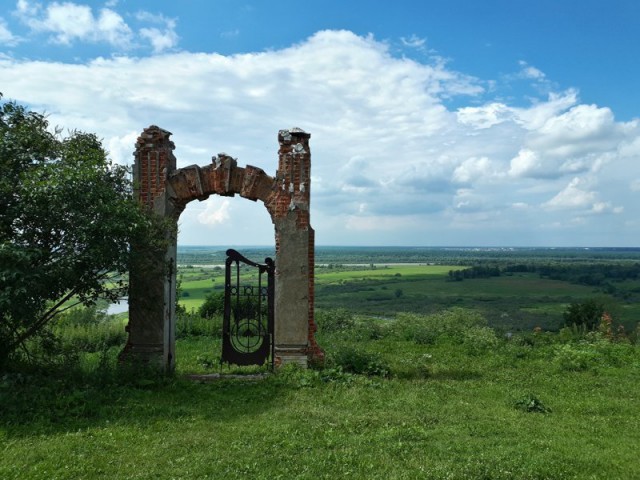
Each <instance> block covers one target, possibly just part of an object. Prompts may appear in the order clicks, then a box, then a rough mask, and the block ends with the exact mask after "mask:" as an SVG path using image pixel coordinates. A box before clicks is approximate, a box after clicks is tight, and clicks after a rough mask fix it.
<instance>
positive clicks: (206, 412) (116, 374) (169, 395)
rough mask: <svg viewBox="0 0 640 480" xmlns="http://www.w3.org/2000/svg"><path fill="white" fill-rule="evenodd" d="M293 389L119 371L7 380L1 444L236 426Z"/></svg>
mask: <svg viewBox="0 0 640 480" xmlns="http://www.w3.org/2000/svg"><path fill="white" fill-rule="evenodd" d="M286 391H287V386H286V385H283V384H281V383H278V382H271V381H269V380H268V378H265V379H255V378H252V379H243V378H225V377H224V376H223V378H220V379H219V380H217V381H215V382H212V383H206V384H203V383H198V382H194V381H192V380H189V379H186V378H184V377H178V376H174V377H166V376H160V375H157V374H153V373H152V372H149V371H144V370H135V371H134V370H122V369H120V368H118V367H117V366H115V364H110V365H101V366H99V367H96V368H94V369H91V370H89V371H87V370H86V369H85V370H83V369H81V368H79V367H78V366H76V367H73V366H71V367H69V366H68V367H66V368H64V367H57V368H49V369H38V370H34V369H32V370H30V371H22V372H20V373H18V372H14V373H0V412H1V414H0V434H1V435H0V436H4V437H5V438H9V437H23V436H31V435H34V434H39V435H52V434H58V433H64V432H75V431H78V430H82V429H86V428H91V427H100V426H102V425H106V424H110V425H114V424H116V425H117V424H123V425H124V424H126V425H127V426H131V425H135V426H140V427H141V428H142V427H144V426H145V425H148V424H152V423H155V422H162V421H175V420H176V419H183V420H184V421H189V419H194V420H195V419H203V418H204V419H211V420H216V419H219V420H225V421H226V420H230V419H234V418H236V417H249V418H250V417H251V416H253V415H260V414H261V413H263V412H265V411H267V410H269V409H270V408H271V407H272V406H273V405H274V403H275V402H277V401H278V399H279V398H281V397H282V395H286Z"/></svg>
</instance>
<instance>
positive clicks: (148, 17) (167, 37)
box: [136, 11, 179, 53]
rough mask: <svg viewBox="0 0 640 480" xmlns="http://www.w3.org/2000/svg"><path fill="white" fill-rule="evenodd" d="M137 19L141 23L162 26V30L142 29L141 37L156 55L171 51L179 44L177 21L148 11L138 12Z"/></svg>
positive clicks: (154, 28)
mask: <svg viewBox="0 0 640 480" xmlns="http://www.w3.org/2000/svg"><path fill="white" fill-rule="evenodd" d="M136 18H137V19H138V20H141V21H146V22H151V23H154V24H157V25H160V28H157V27H145V28H141V29H140V36H141V37H142V38H144V39H146V40H148V41H149V43H150V44H151V46H152V47H153V52H154V53H160V52H164V51H165V50H171V49H172V48H174V47H175V46H176V45H177V44H178V40H179V37H178V34H177V33H176V20H175V19H173V18H167V17H165V16H164V15H158V14H154V13H151V12H147V11H140V12H138V13H137V14H136Z"/></svg>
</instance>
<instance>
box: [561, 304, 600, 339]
mask: <svg viewBox="0 0 640 480" xmlns="http://www.w3.org/2000/svg"><path fill="white" fill-rule="evenodd" d="M604 313H605V306H604V304H603V303H602V302H600V301H597V300H595V299H593V298H590V299H588V300H585V301H583V302H580V303H572V304H571V305H569V306H568V307H567V309H566V310H565V312H564V313H563V317H564V323H565V325H566V326H568V327H571V326H576V327H579V328H583V329H585V330H589V331H591V330H595V329H596V328H597V327H598V325H600V319H601V318H602V315H603V314H604Z"/></svg>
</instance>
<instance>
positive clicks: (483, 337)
mask: <svg viewBox="0 0 640 480" xmlns="http://www.w3.org/2000/svg"><path fill="white" fill-rule="evenodd" d="M499 343H500V341H499V340H498V337H497V336H496V333H495V332H494V331H493V329H492V328H489V327H471V328H470V329H468V330H466V331H465V332H464V333H463V344H464V346H465V349H466V350H467V351H468V352H469V353H471V354H473V355H479V354H481V353H485V352H487V351H489V350H492V349H495V348H496V347H497V346H498V345H499Z"/></svg>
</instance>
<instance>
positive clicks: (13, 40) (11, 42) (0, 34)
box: [0, 17, 20, 47]
mask: <svg viewBox="0 0 640 480" xmlns="http://www.w3.org/2000/svg"><path fill="white" fill-rule="evenodd" d="M18 43H20V38H19V37H17V36H16V35H14V34H13V33H11V30H9V26H8V25H7V22H6V21H5V19H4V18H2V17H0V44H2V45H5V46H7V47H14V46H16V45H17V44H18Z"/></svg>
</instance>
